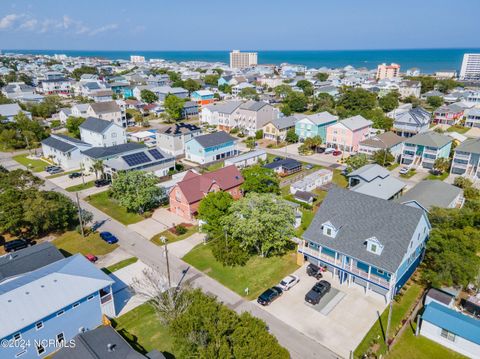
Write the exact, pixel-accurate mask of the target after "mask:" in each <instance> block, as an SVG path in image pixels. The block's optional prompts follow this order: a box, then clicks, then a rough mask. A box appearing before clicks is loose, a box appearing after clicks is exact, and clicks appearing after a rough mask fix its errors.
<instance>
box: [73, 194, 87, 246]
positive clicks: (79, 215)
mask: <svg viewBox="0 0 480 359" xmlns="http://www.w3.org/2000/svg"><path fill="white" fill-rule="evenodd" d="M75 196H76V197H77V208H78V220H79V222H80V231H81V232H82V237H85V232H84V231H83V219H82V208H81V207H80V199H79V198H78V192H76V193H75Z"/></svg>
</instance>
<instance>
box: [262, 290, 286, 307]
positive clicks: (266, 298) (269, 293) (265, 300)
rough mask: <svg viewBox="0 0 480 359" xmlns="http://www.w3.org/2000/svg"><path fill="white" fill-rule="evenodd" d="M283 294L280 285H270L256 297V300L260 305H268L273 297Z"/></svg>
mask: <svg viewBox="0 0 480 359" xmlns="http://www.w3.org/2000/svg"><path fill="white" fill-rule="evenodd" d="M282 294H283V291H282V289H281V288H280V287H276V286H275V287H272V288H270V289H267V290H266V291H265V292H263V293H262V294H260V296H259V297H258V298H257V302H258V303H259V304H261V305H269V304H270V303H271V302H273V301H274V300H275V299H277V298H278V297H280V296H281V295H282Z"/></svg>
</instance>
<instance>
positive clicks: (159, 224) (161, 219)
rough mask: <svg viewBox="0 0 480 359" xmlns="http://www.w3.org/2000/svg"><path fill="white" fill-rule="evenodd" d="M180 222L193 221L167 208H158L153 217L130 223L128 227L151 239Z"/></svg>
mask: <svg viewBox="0 0 480 359" xmlns="http://www.w3.org/2000/svg"><path fill="white" fill-rule="evenodd" d="M180 223H192V222H189V221H187V220H186V219H184V218H182V217H180V216H178V215H176V214H175V213H172V212H170V211H169V210H168V209H167V208H158V209H156V210H155V212H153V214H152V217H150V218H147V219H145V220H143V221H141V222H138V223H134V224H130V225H129V226H128V228H130V229H132V230H134V231H135V232H137V233H138V234H140V235H141V236H142V237H145V238H147V239H151V238H152V237H153V236H155V235H156V234H158V233H161V232H163V231H165V230H166V229H168V228H171V227H174V226H176V225H177V224H180Z"/></svg>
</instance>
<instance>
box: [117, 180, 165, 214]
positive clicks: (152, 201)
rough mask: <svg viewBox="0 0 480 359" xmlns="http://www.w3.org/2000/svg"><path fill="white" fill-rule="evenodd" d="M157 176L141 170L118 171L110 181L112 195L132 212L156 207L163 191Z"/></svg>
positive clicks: (163, 194) (141, 211)
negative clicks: (158, 184)
mask: <svg viewBox="0 0 480 359" xmlns="http://www.w3.org/2000/svg"><path fill="white" fill-rule="evenodd" d="M157 183H158V181H157V178H156V177H155V176H154V175H153V174H151V173H146V172H143V171H128V172H120V173H118V175H117V176H116V178H115V179H114V181H113V182H112V188H111V194H112V197H113V198H115V199H116V200H118V202H119V203H120V205H122V206H124V207H125V208H126V209H127V210H129V211H132V212H138V213H143V212H145V211H150V210H152V209H155V208H156V207H158V205H159V204H160V203H161V201H162V199H163V198H164V197H165V191H164V189H162V188H161V187H158V186H157Z"/></svg>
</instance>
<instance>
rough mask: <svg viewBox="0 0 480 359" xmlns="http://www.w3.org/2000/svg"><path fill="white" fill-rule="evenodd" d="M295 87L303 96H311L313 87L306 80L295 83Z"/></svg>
mask: <svg viewBox="0 0 480 359" xmlns="http://www.w3.org/2000/svg"><path fill="white" fill-rule="evenodd" d="M297 87H299V88H301V89H302V91H303V93H304V94H305V96H312V95H313V85H312V83H311V82H310V81H308V80H300V81H298V82H297Z"/></svg>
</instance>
